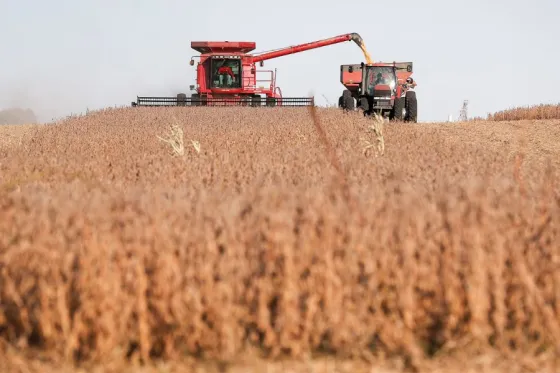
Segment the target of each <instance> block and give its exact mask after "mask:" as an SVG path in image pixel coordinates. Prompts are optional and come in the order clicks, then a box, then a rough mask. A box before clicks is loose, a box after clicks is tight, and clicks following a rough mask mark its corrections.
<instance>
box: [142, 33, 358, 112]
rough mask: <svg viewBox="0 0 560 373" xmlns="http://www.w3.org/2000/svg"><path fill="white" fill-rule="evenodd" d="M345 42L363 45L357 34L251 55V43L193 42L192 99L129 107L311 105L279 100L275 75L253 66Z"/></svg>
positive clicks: (309, 100) (306, 100)
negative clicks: (193, 75)
mask: <svg viewBox="0 0 560 373" xmlns="http://www.w3.org/2000/svg"><path fill="white" fill-rule="evenodd" d="M345 41H354V42H355V43H356V44H358V46H361V44H362V38H361V37H360V35H359V34H357V33H350V34H344V35H339V36H335V37H333V38H329V39H324V40H319V41H314V42H310V43H306V44H300V45H295V46H291V47H286V48H282V49H278V50H274V51H271V52H266V53H261V54H255V55H252V54H249V52H251V51H253V50H254V49H255V46H256V44H255V43H254V42H231V41H217V42H212V41H193V42H191V48H193V49H194V50H196V51H197V52H199V53H200V56H194V57H193V58H192V59H191V61H190V64H191V66H194V64H195V62H194V58H199V62H198V63H197V67H196V85H193V86H191V87H190V88H191V90H193V91H196V93H194V94H192V96H191V97H187V96H186V94H184V93H179V94H178V95H177V97H137V102H133V103H132V105H133V106H186V105H189V106H229V105H244V106H245V105H250V106H261V105H262V98H263V97H262V95H264V96H265V99H266V105H267V106H276V105H278V106H310V105H314V99H313V97H282V91H281V90H280V87H278V86H277V85H276V71H272V70H257V68H256V64H257V63H258V64H259V65H260V66H261V67H262V66H263V65H264V61H265V60H270V59H272V58H277V57H282V56H286V55H289V54H293V53H299V52H303V51H307V50H310V49H315V48H320V47H324V46H327V45H332V44H337V43H342V42H345ZM257 74H266V76H265V79H259V78H258V75H257Z"/></svg>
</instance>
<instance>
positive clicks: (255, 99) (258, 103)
mask: <svg viewBox="0 0 560 373" xmlns="http://www.w3.org/2000/svg"><path fill="white" fill-rule="evenodd" d="M251 104H252V106H256V107H259V106H261V96H259V95H255V96H253V97H252V101H251Z"/></svg>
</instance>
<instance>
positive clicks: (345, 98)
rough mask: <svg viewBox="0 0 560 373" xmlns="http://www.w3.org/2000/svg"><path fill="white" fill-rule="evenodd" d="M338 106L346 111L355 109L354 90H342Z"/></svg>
mask: <svg viewBox="0 0 560 373" xmlns="http://www.w3.org/2000/svg"><path fill="white" fill-rule="evenodd" d="M338 106H340V107H342V109H343V110H345V111H353V110H354V107H355V106H354V97H352V92H350V90H348V89H345V90H344V91H343V92H342V96H341V97H340V99H339V100H338Z"/></svg>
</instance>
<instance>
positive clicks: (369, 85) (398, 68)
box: [339, 62, 418, 122]
mask: <svg viewBox="0 0 560 373" xmlns="http://www.w3.org/2000/svg"><path fill="white" fill-rule="evenodd" d="M411 78H412V62H376V63H372V64H364V63H362V64H355V65H342V66H340V82H341V83H342V84H343V85H344V86H345V87H346V89H345V90H344V91H343V92H342V96H341V97H340V98H339V106H340V107H342V108H343V109H345V110H353V109H354V99H355V100H356V101H357V106H358V108H360V109H361V110H363V111H364V114H366V115H368V114H372V113H374V112H376V113H378V114H381V115H382V116H383V117H389V119H391V120H402V119H404V120H405V121H410V122H417V115H418V105H417V101H416V92H414V89H413V88H414V86H416V83H414V82H413V80H412V79H411Z"/></svg>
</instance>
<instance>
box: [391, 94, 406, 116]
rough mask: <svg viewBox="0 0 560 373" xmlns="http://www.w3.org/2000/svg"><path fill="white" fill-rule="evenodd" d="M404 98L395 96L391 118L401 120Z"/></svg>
mask: <svg viewBox="0 0 560 373" xmlns="http://www.w3.org/2000/svg"><path fill="white" fill-rule="evenodd" d="M405 101H406V98H404V97H397V98H395V104H394V105H393V110H391V117H390V119H391V120H399V121H400V120H403V117H404V116H403V110H404V109H405V104H406V102H405Z"/></svg>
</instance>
